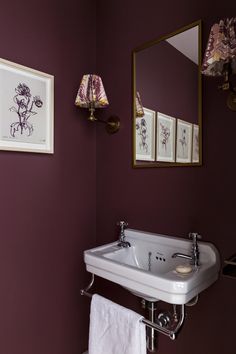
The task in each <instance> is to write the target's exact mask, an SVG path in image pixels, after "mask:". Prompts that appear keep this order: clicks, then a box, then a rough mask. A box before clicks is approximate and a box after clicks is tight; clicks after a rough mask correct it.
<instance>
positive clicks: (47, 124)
mask: <svg viewBox="0 0 236 354" xmlns="http://www.w3.org/2000/svg"><path fill="white" fill-rule="evenodd" d="M53 95H54V77H53V76H52V75H49V74H45V73H43V72H40V71H37V70H34V69H30V68H27V67H25V66H22V65H19V64H16V63H13V62H10V61H7V60H4V59H0V150H13V151H26V152H39V153H50V154H52V153H53V120H54V117H53V115H54V107H53V105H54V97H53Z"/></svg>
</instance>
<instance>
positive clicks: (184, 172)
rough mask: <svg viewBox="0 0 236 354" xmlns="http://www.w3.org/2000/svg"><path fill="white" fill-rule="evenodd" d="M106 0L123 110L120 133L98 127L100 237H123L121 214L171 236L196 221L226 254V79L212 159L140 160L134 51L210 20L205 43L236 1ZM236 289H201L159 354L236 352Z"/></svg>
mask: <svg viewBox="0 0 236 354" xmlns="http://www.w3.org/2000/svg"><path fill="white" fill-rule="evenodd" d="M97 3H98V8H97V20H98V24H97V33H98V34H99V35H98V37H97V40H98V42H97V49H98V52H97V65H98V69H99V72H100V74H101V75H102V77H103V79H104V82H105V83H106V84H105V87H106V91H107V94H108V96H109V100H110V107H109V109H107V110H106V113H104V115H105V114H106V115H108V114H109V113H115V114H117V115H119V116H120V118H121V130H120V132H119V133H118V134H116V135H114V136H108V135H107V134H106V132H105V131H104V129H103V127H101V128H99V129H98V130H97V243H98V244H102V243H104V242H110V241H112V240H115V238H116V237H117V235H116V232H115V224H116V221H117V220H121V219H125V220H127V221H128V222H129V224H130V227H132V228H136V229H141V230H142V229H143V230H148V231H154V232H159V233H164V234H169V235H179V236H182V237H187V234H188V232H189V231H194V230H196V231H198V232H199V233H201V234H202V236H203V239H204V240H205V241H210V242H213V243H215V244H216V246H217V247H218V249H219V250H220V253H221V256H222V259H225V258H226V257H228V256H230V255H231V254H232V253H234V252H236V237H235V222H234V220H235V206H236V202H235V200H236V198H235V197H236V193H235V179H236V169H235V167H234V160H235V131H236V113H235V112H231V111H230V110H229V109H228V108H227V107H226V104H225V101H226V94H225V93H222V92H219V91H218V90H217V84H218V82H217V81H216V80H215V79H210V78H204V79H203V166H202V167H186V168H185V167H180V168H177V167H176V168H154V169H132V167H131V165H132V163H131V161H132V122H131V121H132V118H131V117H132V76H131V69H132V62H131V51H132V49H133V48H135V47H136V46H138V45H140V44H142V43H144V42H145V41H149V40H151V39H154V38H158V37H160V36H163V35H165V34H167V33H170V32H172V31H174V30H175V29H178V28H180V27H182V26H184V25H186V24H189V23H191V22H194V21H196V20H198V19H202V20H203V47H204V49H205V46H206V42H207V38H208V34H209V30H210V27H211V25H212V24H213V23H214V22H215V21H217V20H219V18H224V17H227V16H229V17H231V16H234V15H235V2H234V1H233V0H229V1H228V2H227V3H222V2H217V3H214V6H212V3H210V2H205V1H203V0H200V1H198V2H193V3H191V5H190V3H189V1H187V0H182V1H178V2H175V3H173V2H172V3H169V2H157V1H156V0H150V1H148V2H141V3H140V2H139V3H137V1H134V0H130V1H128V2H127V1H124V0H119V1H118V0H117V1H109V0H98V2H97ZM222 129H223V133H222ZM224 132H225V133H224ZM106 286H107V288H108V286H109V289H111V290H109V291H110V292H111V293H112V298H113V299H114V300H116V301H119V302H122V303H123V304H124V305H129V304H131V303H133V304H134V306H137V309H138V308H140V306H139V304H138V300H137V299H136V298H135V297H133V296H132V295H128V292H127V291H122V290H118V288H119V287H118V286H117V287H116V286H114V287H112V286H111V285H109V284H108V282H106ZM114 289H115V291H117V292H119V294H117V293H115V291H114ZM107 291H108V290H107ZM235 293H236V281H235V280H231V279H228V278H223V277H221V278H220V280H219V281H218V282H217V283H215V284H214V285H213V286H212V287H210V288H209V289H208V290H206V291H205V292H203V293H202V295H201V296H200V301H199V303H198V305H197V306H196V307H193V308H188V317H187V320H186V323H185V325H184V328H183V330H182V332H181V334H180V336H179V338H178V340H177V341H176V342H172V341H170V340H169V339H168V338H165V337H164V336H160V348H159V354H162V353H163V354H165V353H168V354H177V353H182V354H188V353H189V351H191V353H192V354H199V353H201V354H209V353H214V354H222V353H227V354H234V353H235V341H234V338H233V329H234V328H235V316H236V306H235Z"/></svg>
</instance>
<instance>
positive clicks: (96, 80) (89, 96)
mask: <svg viewBox="0 0 236 354" xmlns="http://www.w3.org/2000/svg"><path fill="white" fill-rule="evenodd" d="M75 105H76V106H79V107H83V108H88V109H89V110H90V117H89V118H88V119H89V120H91V121H94V120H97V119H96V118H95V117H94V114H93V113H94V111H95V108H105V107H107V106H108V105H109V102H108V99H107V96H106V92H105V89H104V86H103V83H102V79H101V77H100V76H98V75H92V74H88V75H84V76H83V78H82V81H81V84H80V87H79V90H78V93H77V96H76V100H75Z"/></svg>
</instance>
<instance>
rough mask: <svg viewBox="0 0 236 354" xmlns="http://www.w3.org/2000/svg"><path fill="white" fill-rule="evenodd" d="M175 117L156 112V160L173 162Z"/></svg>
mask: <svg viewBox="0 0 236 354" xmlns="http://www.w3.org/2000/svg"><path fill="white" fill-rule="evenodd" d="M175 127H176V119H175V118H174V117H171V116H168V115H166V114H163V113H160V112H157V144H156V161H163V162H175V131H176V128H175Z"/></svg>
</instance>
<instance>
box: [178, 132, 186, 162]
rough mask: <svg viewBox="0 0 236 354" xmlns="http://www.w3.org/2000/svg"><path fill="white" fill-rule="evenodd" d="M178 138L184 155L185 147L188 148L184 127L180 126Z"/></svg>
mask: <svg viewBox="0 0 236 354" xmlns="http://www.w3.org/2000/svg"><path fill="white" fill-rule="evenodd" d="M180 131H181V132H180V138H179V142H180V145H181V147H182V155H183V156H184V157H186V155H187V149H188V140H187V131H186V129H185V128H182V127H181V128H180Z"/></svg>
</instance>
